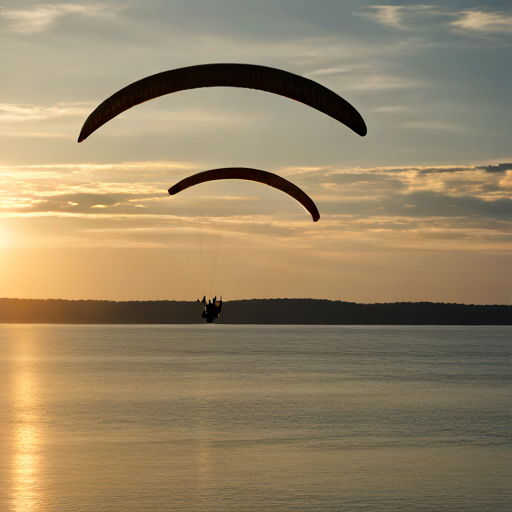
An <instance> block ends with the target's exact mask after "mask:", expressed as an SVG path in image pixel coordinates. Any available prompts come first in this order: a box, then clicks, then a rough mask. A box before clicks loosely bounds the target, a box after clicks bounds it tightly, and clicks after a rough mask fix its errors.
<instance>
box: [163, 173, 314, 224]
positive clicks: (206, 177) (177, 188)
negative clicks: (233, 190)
mask: <svg viewBox="0 0 512 512" xmlns="http://www.w3.org/2000/svg"><path fill="white" fill-rule="evenodd" d="M214 180H248V181H256V182H258V183H263V184H264V185H268V186H269V187H272V188H276V189H278V190H281V191H282V192H284V193H285V194H288V195H289V196H291V197H293V198H294V199H295V200H296V201H298V202H299V203H300V204H301V205H302V206H304V208H305V209H306V210H307V211H308V212H309V213H310V214H311V217H313V221H314V222H317V221H318V219H320V213H319V212H318V208H317V207H316V205H315V203H314V202H313V200H312V199H311V198H310V197H309V196H308V195H307V194H306V193H305V192H304V191H303V190H301V189H300V188H299V187H297V185H294V184H293V183H292V182H291V181H288V180H285V179H284V178H281V176H278V175H277V174H273V173H271V172H267V171H262V170H260V169H251V168H248V167H225V168H221V169H212V170H210V171H203V172H200V173H198V174H194V175H193V176H189V177H188V178H185V179H184V180H181V181H180V182H178V183H176V185H173V186H172V187H171V188H170V189H169V194H170V195H171V196H173V195H175V194H178V193H179V192H181V191H183V190H186V189H187V188H189V187H194V186H195V185H199V184H200V183H204V182H206V181H214Z"/></svg>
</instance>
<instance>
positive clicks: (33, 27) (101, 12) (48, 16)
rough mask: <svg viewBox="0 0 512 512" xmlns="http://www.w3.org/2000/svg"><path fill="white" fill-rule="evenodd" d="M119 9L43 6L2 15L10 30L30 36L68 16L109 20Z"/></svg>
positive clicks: (83, 6) (79, 5)
mask: <svg viewBox="0 0 512 512" xmlns="http://www.w3.org/2000/svg"><path fill="white" fill-rule="evenodd" d="M118 10H119V8H118V7H115V8H112V6H107V5H105V4H101V3H96V4H89V5H87V4H43V5H36V6H34V7H33V8H32V9H27V10H18V11H16V10H2V11H1V12H0V15H1V16H2V17H3V18H5V19H6V20H8V21H9V22H10V24H9V28H10V29H11V30H13V31H15V32H20V33H22V34H28V33H31V32H41V31H43V30H46V29H48V28H50V27H51V26H53V25H54V24H56V23H57V21H59V20H61V19H63V18H65V17H66V16H80V17H86V18H109V17H111V16H112V15H113V13H114V12H116V11H118Z"/></svg>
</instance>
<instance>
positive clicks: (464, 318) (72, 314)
mask: <svg viewBox="0 0 512 512" xmlns="http://www.w3.org/2000/svg"><path fill="white" fill-rule="evenodd" d="M202 309H203V306H202V304H198V303H197V302H175V301H144V302H142V301H141V302H138V301H130V302H113V301H106V300H55V299H48V300H34V299H0V323H60V324H64V323H66V324H199V323H203V322H204V320H203V319H202V318H201V312H202ZM217 322H218V323H221V324H318V325H512V306H503V305H493V306H491V305H485V306H475V305H473V304H471V305H466V304H443V303H432V302H397V303H393V304H356V303H354V302H340V301H330V300H316V299H253V300H241V301H231V302H225V303H224V307H223V310H222V315H221V317H220V318H219V320H218V321H217Z"/></svg>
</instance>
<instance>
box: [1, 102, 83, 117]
mask: <svg viewBox="0 0 512 512" xmlns="http://www.w3.org/2000/svg"><path fill="white" fill-rule="evenodd" d="M91 106H92V105H89V104H87V105H86V104H83V103H58V104H57V105H53V106H50V107H47V106H42V105H30V104H13V103H0V122H2V121H34V120H40V119H53V118H59V117H66V116H80V117H84V116H86V115H88V114H89V112H90V111H91Z"/></svg>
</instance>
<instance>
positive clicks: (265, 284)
mask: <svg viewBox="0 0 512 512" xmlns="http://www.w3.org/2000/svg"><path fill="white" fill-rule="evenodd" d="M0 45H1V48H2V51H1V53H0V189H1V196H0V296H1V297H17V298H39V299H48V298H61V299H104V300H195V299H197V298H198V297H202V295H203V294H207V295H208V296H213V295H214V294H217V295H221V294H222V295H223V297H224V299H225V300H234V299H250V298H278V297H299V298H319V299H332V300H343V301H350V302H364V303H375V302H408V301H414V302H416V301H430V302H457V303H466V304H510V303H511V302H512V272H511V271H510V269H511V268H512V256H511V255H512V252H511V249H512V230H511V228H512V144H511V135H512V129H511V121H510V119H511V117H512V115H511V114H512V95H511V94H510V88H511V84H512V66H511V65H510V63H511V62H512V8H511V5H510V2H508V1H503V2H493V1H490V2H489V1H487V2H485V3H482V2H480V3H478V2H472V1H444V2H442V5H436V4H417V3H412V2H400V3H394V4H392V5H390V4H388V3H385V2H384V3H375V2H361V1H340V0H333V1H331V0H316V1H315V2H312V1H302V0H272V1H270V0H269V1H267V0H260V1H258V2H254V1H244V0H236V1H234V0H215V1H212V0H207V1H198V0H184V1H173V0H167V1H163V0H160V1H156V0H146V1H145V2H139V1H115V2H114V1H103V2H81V3H79V2H78V3H74V2H72V1H66V2H52V3H39V2H32V1H25V0H15V1H14V0H4V2H3V3H2V8H1V9H0ZM216 62H238V63H250V64H260V65H265V66H270V67H275V68H279V69H283V70H286V71H290V72H292V73H295V74H298V75H301V76H304V77H306V78H309V79H311V80H314V81H316V82H318V83H320V84H322V85H324V86H325V87H328V88H329V89H331V90H333V91H334V92H336V93H337V94H339V95H340V96H342V97H343V98H344V99H346V100H347V101H349V102H350V103H351V104H352V105H353V106H354V107H355V108H356V109H357V110H358V111H359V112H360V113H361V115H362V116H363V118H364V119H365V121H366V124H367V127H368V135H367V136H366V137H359V136H358V135H356V134H355V133H354V132H352V131H351V130H349V129H348V128H347V127H345V126H344V125H342V124H340V123H338V122H337V121H335V120H334V119H331V118H329V117H328V116H326V115H324V114H322V113H320V112H318V111H315V110H313V109H311V108H309V107H307V106H305V105H303V104H300V103H297V102H294V101H292V100H289V99H287V98H283V97H280V96H276V95H272V94H269V93H264V92H260V91H255V90H246V89H243V90H242V89H235V88H211V89H198V90H193V91H184V92H179V93H175V94H172V95H168V96H164V97H162V98H159V99H155V100H153V101H150V102H147V103H145V104H142V105H139V106H137V107H135V108H133V109H131V110H129V111H127V112H125V113H123V114H122V115H120V116H118V117H117V118H116V119H114V120H112V121H110V122H109V123H107V124H106V125H105V126H103V127H101V128H100V129H99V130H98V131H97V132H95V133H94V134H93V135H91V136H90V137H89V138H88V139H87V140H86V141H84V142H82V143H80V144H78V143H77V138H78V134H79V132H80V128H81V126H82V124H83V123H84V121H85V119H86V118H87V116H88V115H89V114H90V113H91V112H92V110H94V108H95V107H96V106H97V105H98V104H100V103H101V102H102V101H103V100H104V99H106V98H107V97H109V96H110V95H112V94H113V93H114V92H116V91H117V90H119V89H120V88H122V87H124V86H126V85H128V84H130V83H132V82H134V81H136V80H139V79H141V78H143V77H145V76H148V75H151V74H154V73H159V72H162V71H166V70H170V69H175V68H180V67H185V66H190V65H196V64H205V63H216ZM231 166H239V167H253V168H257V169H263V170H266V171H269V172H273V173H277V174H279V175H280V176H283V177H285V178H286V179H288V180H290V181H292V182H293V183H295V184H296V185H298V186H299V187H301V188H302V189H303V190H304V191H305V192H306V193H307V194H308V195H309V196H310V197H311V198H312V199H313V200H314V201H315V203H316V204H317V206H318V209H319V211H320V214H321V219H320V220H319V222H317V223H313V222H312V220H311V218H310V216H309V215H308V214H307V212H305V210H304V209H303V208H302V207H301V206H300V205H298V204H297V203H295V202H294V201H293V200H292V199H291V198H289V197H287V196H285V195H284V194H282V193H281V192H279V191H276V190H273V189H270V188H269V187H265V186H264V185H261V184H254V183H246V182H217V183H210V184H202V185H200V186H197V187H195V188H194V189H190V190H188V191H185V192H183V193H181V194H180V195H178V196H173V197H171V196H169V195H168V194H167V189H168V188H169V187H170V186H172V185H173V184H174V183H176V182H177V181H179V180H180V179H182V178H184V177H186V176H188V175H190V174H194V173H196V172H200V171H204V170H207V169H214V168H219V167H231Z"/></svg>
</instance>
